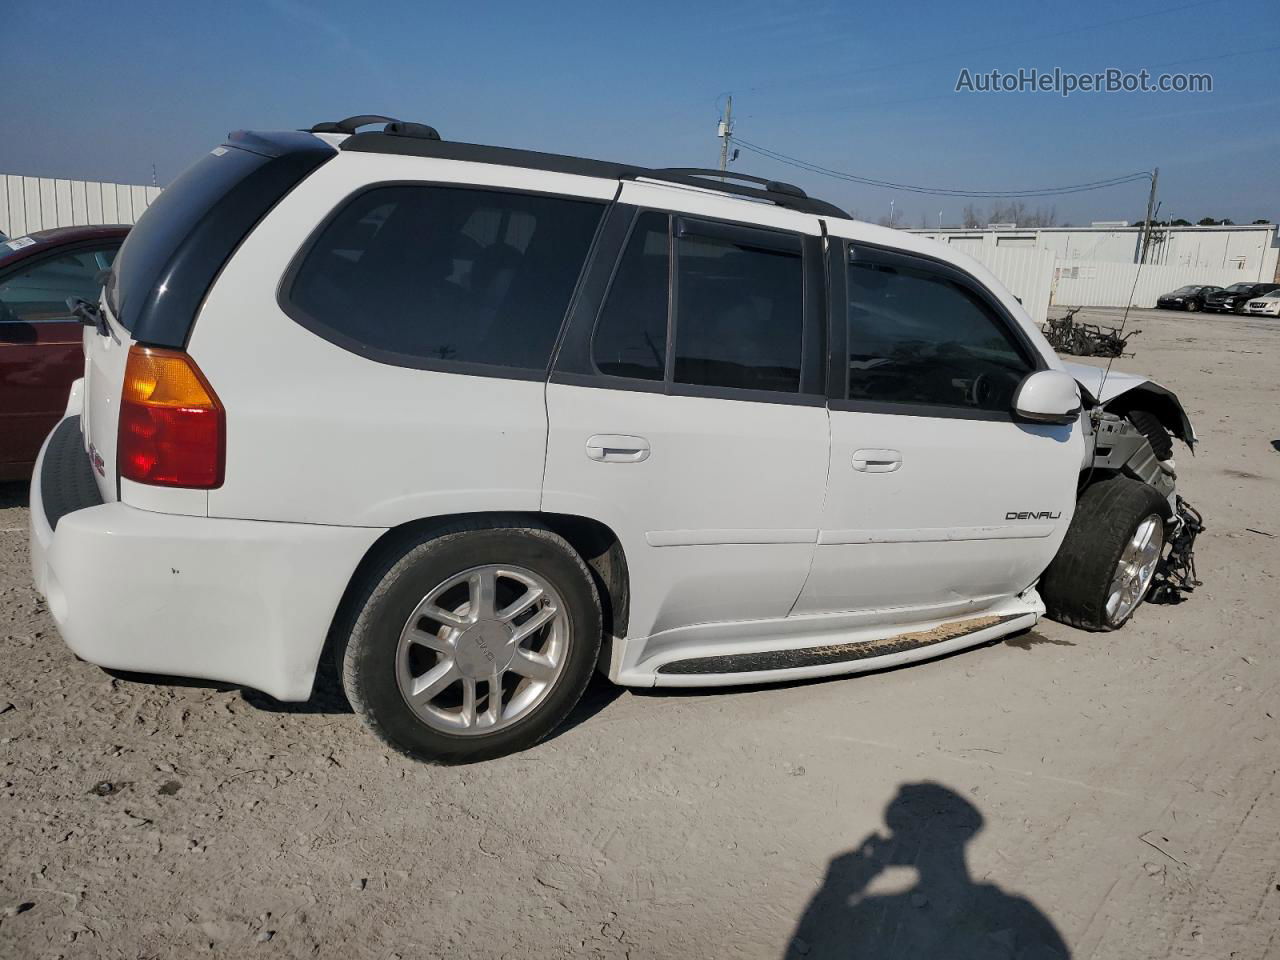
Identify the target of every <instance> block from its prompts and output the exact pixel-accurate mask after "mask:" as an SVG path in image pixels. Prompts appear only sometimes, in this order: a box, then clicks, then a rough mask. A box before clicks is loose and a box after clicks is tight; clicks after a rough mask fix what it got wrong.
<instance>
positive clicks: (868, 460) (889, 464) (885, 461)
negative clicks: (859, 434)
mask: <svg viewBox="0 0 1280 960" xmlns="http://www.w3.org/2000/svg"><path fill="white" fill-rule="evenodd" d="M901 466H902V454H901V453H900V452H899V451H897V450H855V451H853V469H855V470H861V471H862V472H863V473H893V471H895V470H897V469H898V468H899V467H901Z"/></svg>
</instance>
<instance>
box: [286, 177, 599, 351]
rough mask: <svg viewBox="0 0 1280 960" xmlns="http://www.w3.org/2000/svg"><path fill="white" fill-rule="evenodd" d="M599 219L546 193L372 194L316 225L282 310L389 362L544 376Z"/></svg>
mask: <svg viewBox="0 0 1280 960" xmlns="http://www.w3.org/2000/svg"><path fill="white" fill-rule="evenodd" d="M603 211H604V204H602V203H599V202H596V201H590V200H578V199H571V198H565V197H558V196H550V195H544V194H529V193H514V192H505V191H501V190H486V189H476V188H462V187H445V186H428V185H417V184H395V185H387V186H382V187H375V188H372V189H369V190H366V191H364V192H362V193H360V194H358V195H357V196H355V197H353V198H351V199H350V200H348V201H347V202H346V203H345V204H344V205H343V206H342V207H340V208H339V209H338V211H337V213H335V214H334V215H333V216H332V217H331V218H330V219H329V221H328V222H327V223H326V224H325V225H324V226H322V227H321V228H320V231H319V233H318V234H317V236H316V237H315V239H314V240H313V242H312V243H311V245H310V246H309V248H307V249H306V250H305V251H304V253H303V254H302V256H301V258H300V260H299V261H298V262H296V263H295V265H294V267H293V268H292V269H291V271H290V273H289V274H288V275H287V276H286V278H285V281H284V284H283V289H284V295H283V297H282V306H283V307H284V309H285V310H286V311H287V312H288V313H289V314H290V315H291V316H293V318H294V319H295V320H297V321H298V322H299V323H301V324H302V325H303V326H305V327H307V328H308V329H310V330H312V331H313V332H315V333H317V334H318V335H320V336H322V337H324V338H325V339H328V340H330V341H331V342H333V343H336V344H337V345H339V346H341V347H344V348H345V349H348V350H351V351H353V352H356V353H360V354H362V355H365V356H368V357H370V358H371V359H374V360H379V361H382V362H385V363H393V364H397V365H401V366H412V367H423V368H429V369H449V368H451V367H456V368H457V369H461V370H463V371H464V372H465V369H466V367H467V366H471V365H475V366H479V367H501V368H509V369H510V368H514V369H519V370H525V371H539V372H542V371H545V370H546V367H547V364H548V362H549V360H550V357H551V350H552V348H553V346H554V345H555V341H556V337H557V335H558V334H559V331H560V325H561V323H562V321H563V320H564V315H565V311H566V309H567V308H568V306H569V300H570V298H571V297H572V295H573V291H574V288H575V286H576V285H577V282H578V275H579V274H580V273H581V271H582V266H583V263H584V262H585V261H586V257H587V252H588V250H589V249H590V247H591V242H592V238H593V237H594V236H595V232H596V228H597V226H598V225H599V222H600V218H601V215H602V213H603Z"/></svg>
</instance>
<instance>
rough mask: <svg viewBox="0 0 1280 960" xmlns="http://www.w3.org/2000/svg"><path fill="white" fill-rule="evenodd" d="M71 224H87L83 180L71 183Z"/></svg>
mask: <svg viewBox="0 0 1280 960" xmlns="http://www.w3.org/2000/svg"><path fill="white" fill-rule="evenodd" d="M71 222H72V223H89V222H90V220H89V205H88V202H87V201H86V199H85V184H84V181H83V180H72V181H71Z"/></svg>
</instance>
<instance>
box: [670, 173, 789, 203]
mask: <svg viewBox="0 0 1280 960" xmlns="http://www.w3.org/2000/svg"><path fill="white" fill-rule="evenodd" d="M659 170H660V171H661V172H662V173H678V174H682V175H684V176H686V177H715V178H716V179H719V180H724V179H725V178H728V179H730V180H743V181H745V182H747V183H758V184H759V185H760V186H762V187H764V188H765V189H766V190H768V191H769V192H770V193H785V194H787V195H789V196H792V197H799V198H800V199H802V200H804V199H808V196H809V195H808V194H807V193H805V192H804V191H803V190H801V189H800V188H799V187H797V186H796V185H795V184H794V183H784V182H783V181H781V180H770V179H768V178H767V177H755V176H752V175H751V174H749V173H738V172H736V171H732V170H715V169H713V168H711V167H660V168H659Z"/></svg>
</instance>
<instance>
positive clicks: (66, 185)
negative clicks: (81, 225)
mask: <svg viewBox="0 0 1280 960" xmlns="http://www.w3.org/2000/svg"><path fill="white" fill-rule="evenodd" d="M53 202H54V205H55V210H56V216H57V218H58V222H57V226H59V227H73V226H75V223H76V221H75V219H74V218H73V217H72V216H71V181H70V180H55V181H53Z"/></svg>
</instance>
